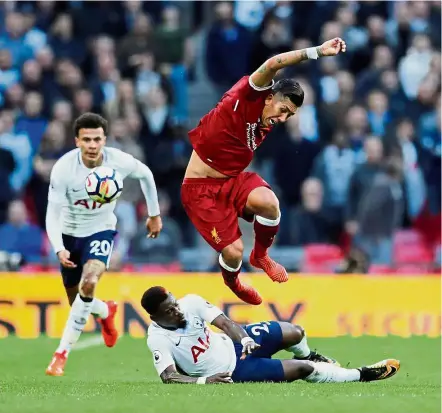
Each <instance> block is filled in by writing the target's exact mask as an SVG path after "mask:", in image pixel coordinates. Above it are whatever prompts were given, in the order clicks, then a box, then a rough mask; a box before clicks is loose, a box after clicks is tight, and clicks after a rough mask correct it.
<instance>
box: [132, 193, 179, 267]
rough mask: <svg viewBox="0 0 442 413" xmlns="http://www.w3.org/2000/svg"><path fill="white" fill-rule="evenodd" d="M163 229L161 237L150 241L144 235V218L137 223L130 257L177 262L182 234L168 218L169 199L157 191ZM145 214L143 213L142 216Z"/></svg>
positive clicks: (146, 261) (147, 261)
mask: <svg viewBox="0 0 442 413" xmlns="http://www.w3.org/2000/svg"><path fill="white" fill-rule="evenodd" d="M158 200H159V203H160V210H161V216H162V219H163V230H162V231H161V237H159V238H158V239H157V240H154V241H152V239H151V238H147V237H146V228H145V225H144V221H145V220H144V218H143V219H142V220H141V221H140V222H139V223H138V228H139V229H138V231H137V233H136V235H135V237H134V238H133V240H132V242H131V251H132V258H133V259H134V260H136V261H142V262H145V263H155V264H171V263H174V262H178V260H179V253H180V251H181V247H182V236H181V231H180V227H179V225H178V224H177V223H176V222H175V220H173V219H172V218H170V216H169V210H170V200H169V198H168V196H167V195H166V194H164V193H162V192H159V193H158ZM146 215H147V214H143V217H144V216H146Z"/></svg>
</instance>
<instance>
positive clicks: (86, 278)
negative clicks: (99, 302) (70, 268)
mask: <svg viewBox="0 0 442 413" xmlns="http://www.w3.org/2000/svg"><path fill="white" fill-rule="evenodd" d="M100 274H101V266H98V265H96V264H95V263H94V262H92V263H91V264H90V265H89V264H86V265H85V266H84V269H83V274H82V276H81V281H80V294H81V295H83V296H84V297H93V296H94V291H95V287H96V285H97V283H98V280H99V278H100Z"/></svg>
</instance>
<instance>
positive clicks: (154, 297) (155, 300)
mask: <svg viewBox="0 0 442 413" xmlns="http://www.w3.org/2000/svg"><path fill="white" fill-rule="evenodd" d="M167 297H169V293H168V292H167V290H166V289H165V288H164V287H159V286H156V287H151V288H149V289H148V290H146V291H145V292H144V294H143V296H142V297H141V306H142V307H143V308H144V309H145V310H146V311H147V312H148V313H149V314H155V313H156V312H157V311H158V307H159V306H160V304H161V303H162V302H163V301H165V300H167Z"/></svg>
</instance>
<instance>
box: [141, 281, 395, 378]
mask: <svg viewBox="0 0 442 413" xmlns="http://www.w3.org/2000/svg"><path fill="white" fill-rule="evenodd" d="M141 305H142V306H143V308H144V309H145V310H146V311H147V313H148V314H150V317H151V319H152V323H151V325H150V326H149V329H148V337H147V345H148V346H149V349H150V351H151V352H152V354H153V362H154V365H155V368H156V370H157V372H158V374H159V376H160V377H161V380H162V381H163V383H196V384H206V383H207V384H209V383H232V382H287V381H288V382H291V381H294V380H299V379H301V380H305V381H308V382H312V383H331V382H334V383H342V382H351V381H361V382H366V381H373V380H381V379H387V378H389V377H392V376H393V375H394V374H395V373H396V372H397V371H398V370H399V367H400V364H399V361H398V360H394V359H389V360H383V361H380V362H378V363H376V364H373V365H371V366H365V367H361V368H357V369H345V368H342V367H340V366H339V364H338V363H337V362H336V361H335V360H333V359H331V358H329V357H326V356H323V355H321V354H319V353H316V352H314V351H311V350H310V348H309V346H308V344H307V338H306V335H305V332H304V329H303V328H302V327H301V326H298V325H293V324H290V323H287V322H278V321H270V322H262V323H257V324H250V325H248V326H246V327H245V328H242V327H241V326H240V325H238V324H236V323H235V322H233V321H232V320H230V319H229V318H227V317H226V316H225V315H224V314H223V312H222V311H221V310H220V309H219V308H217V307H215V306H213V305H211V304H210V303H209V302H207V301H205V300H204V299H203V298H201V297H200V296H198V295H193V294H189V295H186V296H185V297H183V298H181V299H180V300H178V301H177V300H176V299H175V298H174V296H173V295H172V294H170V293H168V292H167V291H166V290H165V289H164V288H163V287H152V288H150V289H148V290H147V291H146V292H145V293H144V294H143V297H142V299H141ZM207 323H209V324H212V325H214V326H215V327H217V328H219V329H220V330H222V331H223V332H224V334H222V333H221V334H218V333H214V332H213V331H211V329H210V328H209V327H208V325H207ZM284 349H285V350H287V351H288V352H291V353H293V358H292V359H284V360H279V359H272V356H273V355H274V354H276V353H277V352H278V351H280V350H284Z"/></svg>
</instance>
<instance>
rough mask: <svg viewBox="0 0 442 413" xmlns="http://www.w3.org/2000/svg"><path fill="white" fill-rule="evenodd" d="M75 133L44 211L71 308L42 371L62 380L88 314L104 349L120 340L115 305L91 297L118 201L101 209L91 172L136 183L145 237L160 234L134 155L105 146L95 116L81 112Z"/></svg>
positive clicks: (107, 252) (153, 199) (104, 263)
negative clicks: (90, 188) (100, 169)
mask: <svg viewBox="0 0 442 413" xmlns="http://www.w3.org/2000/svg"><path fill="white" fill-rule="evenodd" d="M74 133H75V144H76V146H77V149H74V150H72V151H70V152H68V153H67V154H65V155H64V156H62V157H61V158H60V159H59V160H58V161H57V162H56V164H55V165H54V167H53V169H52V172H51V181H50V187H49V195H48V208H47V212H46V230H47V233H48V237H49V240H50V242H51V244H52V247H53V248H54V250H55V252H56V254H57V256H58V259H59V261H60V266H61V274H62V277H63V284H64V287H65V289H66V293H67V295H68V298H69V303H70V305H71V311H70V314H69V318H68V320H67V323H66V327H65V329H64V332H63V336H62V338H61V341H60V345H59V346H58V348H57V350H56V351H55V354H54V356H53V358H52V361H51V363H50V364H49V366H48V368H47V369H46V374H48V375H51V376H61V375H63V373H64V366H65V363H66V360H67V356H68V354H69V351H70V350H71V348H72V347H73V345H74V344H75V343H76V342H77V341H78V339H79V337H80V335H81V332H82V331H83V329H84V326H85V324H86V322H87V319H88V317H89V315H90V314H94V315H96V316H97V317H98V321H99V322H100V324H101V327H102V335H103V338H104V342H105V344H106V345H107V346H108V347H113V346H114V345H115V343H116V341H117V339H118V332H117V330H116V329H115V325H114V317H115V313H116V311H117V304H116V303H115V302H113V301H109V302H107V303H105V302H103V301H101V300H99V299H98V298H95V297H94V291H95V287H96V285H97V283H98V280H99V279H100V277H101V275H102V274H103V272H104V271H105V270H106V269H107V267H108V264H109V260H110V258H111V254H112V247H113V242H114V237H115V235H116V230H115V228H116V223H117V218H116V216H115V214H114V209H115V204H116V202H111V203H108V204H100V203H97V202H94V201H92V200H91V199H90V198H89V197H88V194H87V192H86V188H85V181H86V177H87V176H88V175H89V173H90V172H91V169H93V168H95V167H97V166H100V165H103V166H107V167H110V168H113V169H115V170H117V171H118V172H119V173H120V174H121V176H122V178H123V179H124V178H126V177H131V178H137V179H139V180H140V184H141V188H142V191H143V193H144V195H145V198H146V203H147V208H148V212H149V217H148V218H147V221H146V228H147V231H148V236H149V237H151V238H156V237H158V235H159V233H160V231H161V229H162V222H161V217H160V208H159V204H158V197H157V190H156V186H155V181H154V178H153V175H152V172H151V171H150V169H149V168H148V167H147V166H146V165H144V164H143V163H141V162H140V161H138V160H136V159H135V158H134V157H133V156H132V155H129V154H127V153H125V152H122V151H120V150H118V149H114V148H106V147H105V146H104V145H105V143H106V134H107V121H106V120H105V119H104V118H102V117H101V116H100V115H97V114H95V113H85V114H83V115H81V116H80V117H79V118H78V119H76V121H75V122H74Z"/></svg>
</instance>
